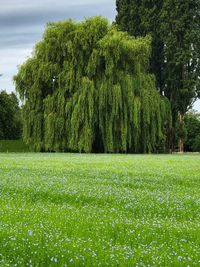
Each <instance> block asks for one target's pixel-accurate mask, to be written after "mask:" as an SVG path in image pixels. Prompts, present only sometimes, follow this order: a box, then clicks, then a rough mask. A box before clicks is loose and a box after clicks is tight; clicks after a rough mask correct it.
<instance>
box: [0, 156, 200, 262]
mask: <svg viewBox="0 0 200 267" xmlns="http://www.w3.org/2000/svg"><path fill="white" fill-rule="evenodd" d="M0 266H3V267H4V266H19V267H23V266H33V267H35V266H42V267H43V266H44V267H47V266H122V267H126V266H138V267H139V266H149V267H150V266H155V267H157V266H179V267H180V266H184V267H186V266H200V156H199V155H87V154H56V153H55V154H36V153H21V154H20V153H18V154H17V153H2V154H0Z"/></svg>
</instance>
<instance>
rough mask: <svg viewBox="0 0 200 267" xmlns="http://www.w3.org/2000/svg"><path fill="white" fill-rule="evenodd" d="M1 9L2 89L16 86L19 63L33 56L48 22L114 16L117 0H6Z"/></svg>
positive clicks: (109, 17) (0, 81) (0, 83)
mask: <svg viewBox="0 0 200 267" xmlns="http://www.w3.org/2000/svg"><path fill="white" fill-rule="evenodd" d="M2 2H3V3H2ZM2 2H1V9H0V40H1V42H0V58H1V60H0V73H3V76H2V77H0V89H5V90H6V91H8V92H11V91H13V90H14V84H13V82H12V77H13V75H14V74H16V72H17V65H20V64H22V63H23V62H24V61H25V59H26V58H27V57H28V56H30V54H31V51H32V48H33V46H34V45H35V44H36V43H37V42H38V41H39V40H40V39H41V36H42V34H43V32H44V28H45V25H46V23H47V22H54V21H60V20H64V19H69V18H72V19H74V20H77V21H81V20H83V19H84V18H85V17H90V16H95V15H102V16H104V17H107V18H108V19H109V20H110V21H113V20H114V19H115V0H95V1H94V0H73V1H71V0H34V1H27V0H3V1H2Z"/></svg>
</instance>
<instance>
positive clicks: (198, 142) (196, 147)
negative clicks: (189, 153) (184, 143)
mask: <svg viewBox="0 0 200 267" xmlns="http://www.w3.org/2000/svg"><path fill="white" fill-rule="evenodd" d="M192 150H193V151H195V152H197V151H198V152H200V134H199V135H197V136H196V137H195V139H194V144H193V145H192Z"/></svg>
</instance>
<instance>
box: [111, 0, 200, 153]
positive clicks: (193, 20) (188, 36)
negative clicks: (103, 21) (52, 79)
mask: <svg viewBox="0 0 200 267" xmlns="http://www.w3.org/2000/svg"><path fill="white" fill-rule="evenodd" d="M117 11H118V15H117V18H116V21H117V23H118V25H119V26H120V28H121V29H122V30H125V31H128V32H129V33H130V34H131V35H133V36H145V35H147V34H151V36H152V38H153V42H152V56H151V66H152V71H153V73H154V74H155V76H156V80H157V86H158V88H159V90H160V92H161V94H163V92H164V93H165V95H166V96H167V97H168V99H169V100H170V102H171V105H172V113H173V125H174V128H175V125H177V120H178V121H179V122H178V123H179V127H180V129H179V147H180V150H181V151H182V149H183V139H184V132H185V131H184V116H185V113H186V112H187V111H188V109H190V108H191V105H192V103H193V102H194V101H195V100H196V98H197V97H198V95H199V91H200V83H199V81H200V80H199V77H200V61H199V55H200V53H199V52H200V51H199V49H200V1H199V0H184V1H180V0H159V1H157V0H156V1H155V0H154V1H149V0H142V1H138V0H131V1H130V0H117Z"/></svg>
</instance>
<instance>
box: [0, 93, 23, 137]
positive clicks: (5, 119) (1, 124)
mask: <svg viewBox="0 0 200 267" xmlns="http://www.w3.org/2000/svg"><path fill="white" fill-rule="evenodd" d="M21 128H22V123H21V114H20V108H19V103H18V99H17V97H16V95H15V94H14V93H11V94H8V93H6V92H5V91H1V92H0V140H3V139H4V140H7V139H13V140H14V139H19V138H20V136H21Z"/></svg>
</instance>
